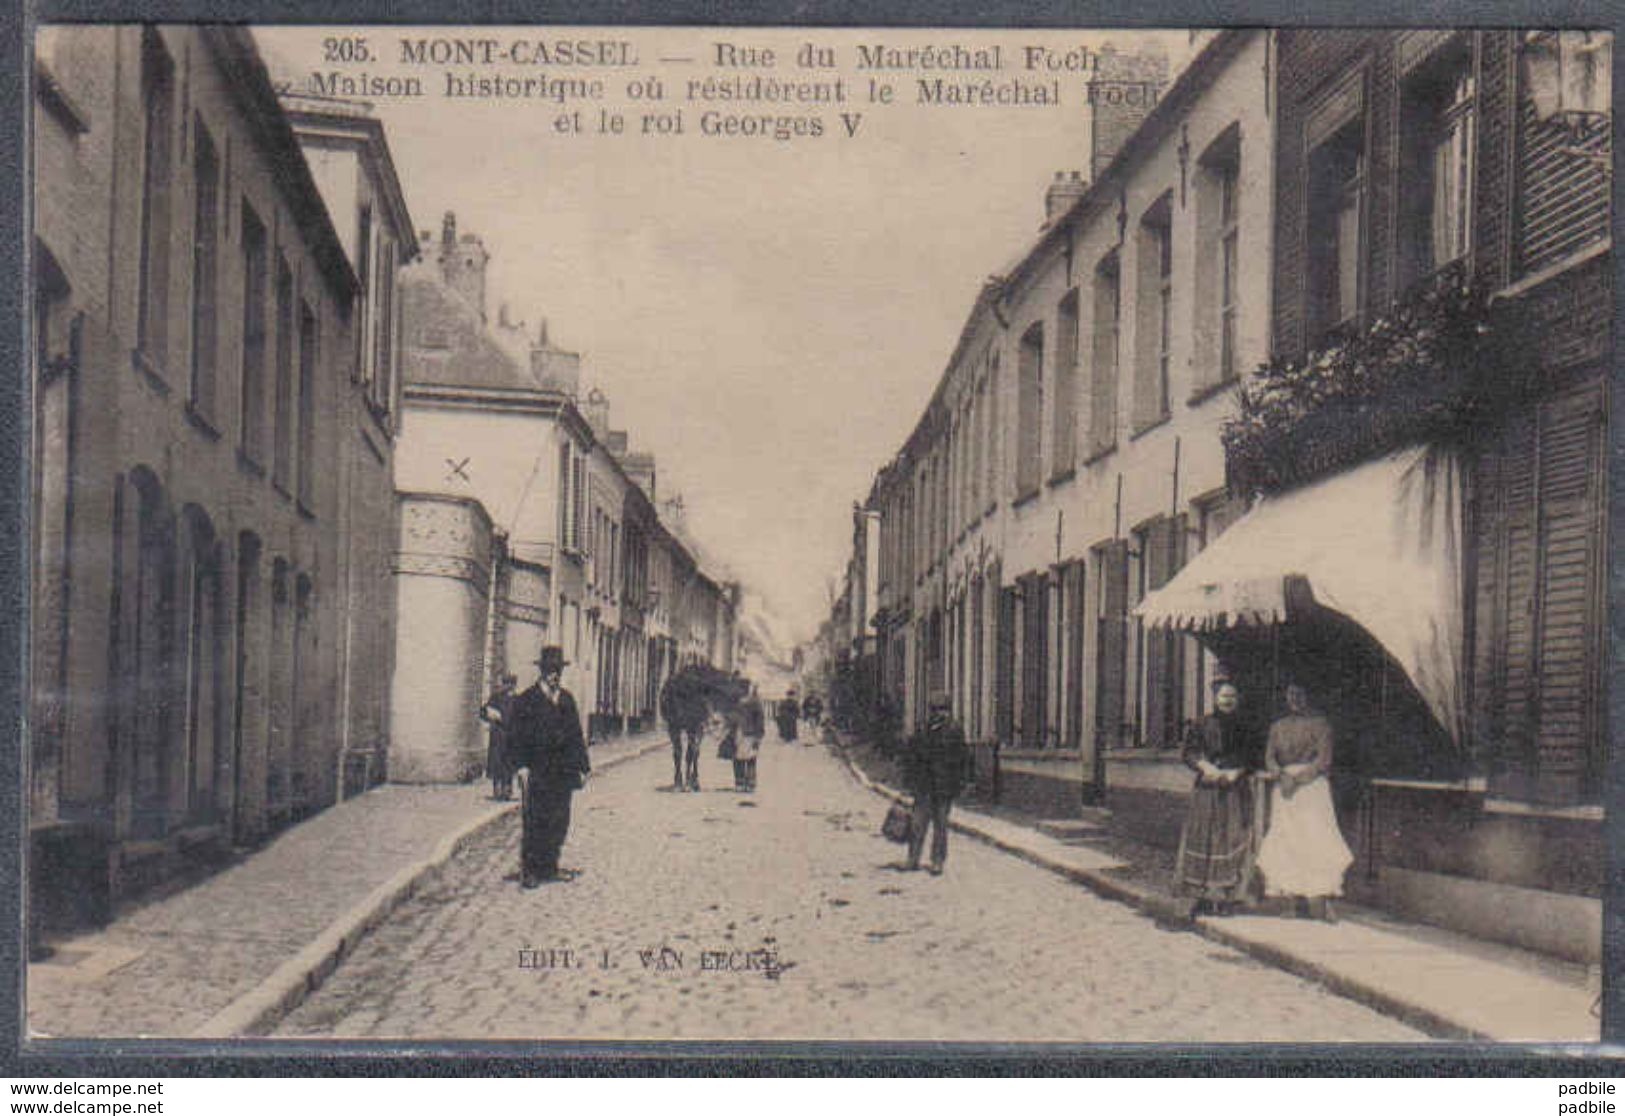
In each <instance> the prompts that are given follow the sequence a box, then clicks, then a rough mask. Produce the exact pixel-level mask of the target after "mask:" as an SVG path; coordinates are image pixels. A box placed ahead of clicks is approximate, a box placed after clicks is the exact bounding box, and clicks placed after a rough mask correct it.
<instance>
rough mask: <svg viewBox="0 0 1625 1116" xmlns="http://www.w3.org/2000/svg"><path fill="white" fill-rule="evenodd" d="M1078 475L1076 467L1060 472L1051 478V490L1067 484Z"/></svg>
mask: <svg viewBox="0 0 1625 1116" xmlns="http://www.w3.org/2000/svg"><path fill="white" fill-rule="evenodd" d="M1077 475H1078V467H1077V466H1076V465H1068V466H1067V467H1066V468H1065V469H1062V470H1061V471H1060V472H1058V473H1056V474H1054V475H1053V476H1051V477H1050V479H1049V482H1048V483H1049V486H1050V487H1051V488H1054V487H1055V486H1056V485H1061V484H1065V483H1066V482H1067V481H1069V480H1072V479H1073V478H1075V477H1076V476H1077Z"/></svg>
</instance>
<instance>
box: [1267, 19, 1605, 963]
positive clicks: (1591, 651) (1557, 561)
mask: <svg viewBox="0 0 1625 1116" xmlns="http://www.w3.org/2000/svg"><path fill="white" fill-rule="evenodd" d="M1279 43H1280V49H1279V76H1278V82H1277V90H1278V100H1279V135H1278V144H1279V148H1278V150H1279V155H1278V161H1277V166H1278V175H1277V179H1276V212H1277V226H1276V238H1275V256H1274V283H1275V300H1274V305H1275V312H1274V322H1273V343H1274V349H1275V356H1276V358H1277V360H1292V359H1294V358H1307V360H1306V363H1312V362H1313V360H1314V358H1315V357H1316V356H1317V355H1318V354H1325V353H1327V352H1328V351H1331V350H1333V349H1335V348H1337V347H1338V346H1339V345H1343V344H1347V343H1349V341H1350V339H1352V342H1353V343H1354V344H1362V343H1366V342H1369V340H1370V338H1371V337H1372V336H1373V334H1375V333H1378V332H1380V331H1381V330H1383V329H1385V328H1394V327H1395V326H1396V324H1397V328H1400V329H1404V328H1405V323H1406V321H1407V320H1409V319H1408V317H1407V315H1408V314H1409V313H1410V312H1411V311H1410V308H1411V307H1414V306H1417V305H1419V302H1418V300H1419V299H1425V298H1426V297H1427V292H1428V291H1429V290H1430V289H1433V290H1437V289H1439V287H1440V285H1441V284H1443V285H1446V286H1454V287H1457V288H1458V289H1459V288H1460V287H1463V286H1470V287H1476V288H1478V289H1480V290H1483V291H1486V292H1489V306H1488V309H1487V311H1486V312H1485V318H1484V323H1483V325H1482V326H1481V328H1482V329H1485V330H1496V331H1499V332H1502V333H1504V334H1505V335H1506V337H1507V338H1508V341H1509V345H1510V347H1511V348H1512V350H1513V356H1512V358H1511V360H1510V361H1509V362H1506V363H1492V362H1491V361H1486V362H1485V364H1484V365H1483V366H1482V367H1480V368H1460V367H1454V368H1452V367H1448V366H1447V367H1442V368H1427V367H1425V366H1424V367H1423V368H1422V369H1421V370H1420V371H1421V373H1422V375H1423V376H1424V377H1426V378H1427V379H1429V380H1431V381H1432V385H1431V386H1428V387H1426V388H1425V389H1424V388H1421V387H1416V386H1415V385H1410V384H1407V383H1405V382H1404V381H1399V382H1397V383H1396V384H1395V387H1394V390H1393V391H1392V392H1391V396H1392V398H1391V402H1390V404H1389V405H1390V406H1391V407H1392V408H1413V409H1416V408H1417V404H1418V401H1419V400H1421V401H1423V402H1425V403H1431V402H1432V401H1433V400H1434V399H1435V398H1436V393H1440V392H1448V393H1449V394H1448V395H1447V396H1445V397H1444V398H1442V400H1441V401H1442V402H1444V403H1446V404H1449V405H1452V406H1455V407H1458V408H1459V410H1457V411H1456V412H1455V413H1458V414H1465V415H1468V416H1470V422H1458V423H1456V424H1455V425H1453V426H1450V425H1446V426H1442V427H1433V428H1431V429H1425V430H1421V431H1419V430H1418V429H1417V428H1415V427H1413V426H1412V425H1410V424H1409V423H1408V422H1404V421H1401V422H1397V423H1396V422H1394V421H1392V417H1391V416H1387V415H1384V414H1383V413H1382V409H1381V408H1378V409H1377V410H1376V411H1375V412H1374V414H1375V417H1374V418H1373V419H1372V420H1371V421H1370V422H1369V423H1367V422H1364V421H1360V422H1351V423H1348V424H1347V425H1348V427H1349V433H1348V434H1347V435H1346V439H1347V441H1346V444H1345V445H1341V446H1337V447H1334V448H1333V449H1332V450H1331V451H1330V452H1329V453H1327V454H1326V456H1325V459H1324V460H1322V461H1319V462H1308V463H1306V464H1305V467H1304V469H1303V471H1302V472H1301V473H1300V474H1299V475H1298V476H1296V477H1294V478H1293V480H1295V481H1314V480H1315V479H1317V478H1318V477H1320V476H1326V475H1338V474H1340V473H1347V472H1349V471H1351V470H1353V469H1356V468H1359V467H1361V464H1362V462H1365V461H1369V460H1370V459H1372V458H1374V457H1375V456H1377V455H1378V454H1380V453H1383V452H1385V451H1388V450H1390V449H1392V448H1393V447H1394V445H1395V444H1397V443H1402V442H1403V441H1405V440H1407V439H1411V440H1415V439H1416V438H1417V437H1418V434H1419V433H1420V434H1421V435H1424V437H1422V438H1421V440H1423V441H1425V442H1426V443H1427V444H1428V445H1429V446H1430V447H1431V450H1432V451H1434V452H1441V453H1448V454H1450V455H1451V456H1452V457H1453V458H1454V459H1455V460H1456V461H1457V462H1459V469H1460V473H1461V481H1460V484H1461V487H1460V489H1459V492H1460V493H1461V496H1460V499H1461V501H1462V506H1461V509H1460V515H1459V517H1457V518H1456V519H1454V520H1453V522H1454V523H1456V524H1458V525H1459V530H1460V531H1461V547H1460V557H1459V563H1457V570H1458V581H1459V594H1460V595H1459V598H1458V599H1457V601H1456V602H1454V605H1453V607H1454V608H1455V609H1456V610H1457V611H1458V612H1459V620H1457V621H1456V623H1457V625H1458V626H1457V629H1456V632H1457V634H1456V636H1455V638H1456V640H1457V641H1458V643H1459V651H1458V652H1457V654H1456V659H1457V664H1456V671H1455V679H1454V685H1456V686H1458V687H1459V693H1460V697H1459V702H1458V704H1459V707H1460V717H1461V723H1460V725H1459V726H1458V727H1457V728H1456V729H1455V733H1456V736H1457V740H1456V741H1455V745H1456V747H1455V754H1454V755H1453V756H1451V757H1450V758H1448V759H1446V760H1443V761H1440V760H1439V758H1438V757H1439V752H1440V749H1441V745H1442V744H1448V742H1441V741H1440V740H1439V739H1438V737H1437V734H1436V733H1429V732H1424V731H1422V730H1421V729H1419V728H1418V727H1417V726H1415V725H1414V724H1413V725H1406V724H1404V723H1403V722H1400V721H1392V722H1391V723H1389V724H1388V726H1387V731H1386V732H1385V733H1384V734H1383V735H1384V736H1385V737H1386V747H1384V748H1377V749H1368V750H1366V751H1365V752H1364V754H1360V753H1358V752H1357V753H1356V754H1354V755H1352V756H1350V757H1349V762H1350V763H1351V764H1354V765H1358V766H1360V767H1361V768H1362V769H1361V770H1359V771H1358V772H1357V774H1358V775H1359V776H1360V777H1361V778H1362V779H1363V781H1364V783H1365V786H1366V793H1367V795H1368V799H1367V801H1365V802H1364V804H1363V809H1364V811H1365V818H1366V825H1367V827H1368V828H1367V832H1366V834H1365V837H1366V841H1367V846H1368V847H1367V848H1366V850H1365V854H1366V871H1365V873H1364V875H1365V883H1366V884H1367V885H1368V886H1369V888H1370V889H1371V890H1372V891H1374V892H1375V893H1376V894H1378V895H1379V896H1380V897H1381V898H1383V899H1384V900H1385V901H1387V902H1389V903H1391V904H1393V905H1395V906H1399V907H1402V908H1404V909H1409V910H1412V911H1414V912H1416V913H1418V914H1421V915H1423V916H1424V917H1430V918H1436V919H1439V920H1441V921H1446V922H1450V923H1453V924H1457V925H1462V926H1466V927H1468V928H1472V929H1478V930H1493V932H1495V933H1497V934H1499V935H1501V936H1505V937H1510V938H1514V939H1516V940H1521V941H1525V942H1527V943H1530V944H1536V945H1540V946H1542V947H1545V948H1551V949H1554V950H1557V951H1560V952H1564V953H1567V954H1569V955H1571V956H1576V957H1582V958H1587V959H1595V957H1596V954H1597V950H1598V948H1599V942H1600V917H1601V916H1600V906H1599V899H1600V895H1601V890H1602V886H1603V880H1604V868H1603V864H1604V860H1603V842H1602V832H1601V829H1602V776H1603V772H1604V770H1605V766H1606V761H1607V739H1608V737H1607V732H1606V728H1605V719H1604V690H1603V681H1602V679H1603V665H1604V663H1605V662H1606V661H1607V656H1606V651H1605V646H1606V645H1605V641H1604V630H1605V629H1604V592H1605V582H1606V576H1605V575H1606V571H1607V558H1606V542H1605V540H1606V538H1607V529H1606V527H1607V517H1606V504H1607V501H1606V499H1605V491H1606V480H1607V468H1606V446H1607V445H1608V423H1609V420H1608V390H1607V379H1608V376H1607V373H1608V369H1609V366H1610V362H1611V359H1612V346H1611V307H1612V305H1613V290H1612V276H1613V265H1612V257H1611V251H1610V241H1609V230H1610V226H1611V211H1610V208H1609V206H1610V174H1609V168H1610V163H1611V156H1612V152H1611V149H1610V135H1611V131H1612V118H1611V105H1610V96H1611V94H1610V90H1611V82H1610V72H1609V66H1610V55H1611V51H1612V36H1611V35H1606V34H1599V33H1596V32H1585V31H1562V32H1556V31H1522V30H1518V31H1514V30H1494V31H1462V32H1448V31H1425V30H1417V31H1403V32H1395V31H1386V32H1333V31H1309V30H1292V31H1282V32H1280V33H1279ZM1420 305H1425V303H1420ZM1445 321H1446V325H1448V324H1449V322H1448V319H1446V320H1445ZM1487 355H1489V356H1491V357H1493V356H1494V355H1495V354H1487ZM1440 384H1442V385H1445V386H1444V387H1439V386H1437V385H1440ZM1365 678H1366V682H1367V684H1368V685H1376V686H1379V687H1380V686H1385V685H1389V684H1391V682H1392V679H1391V672H1388V671H1384V670H1383V669H1382V668H1380V667H1373V668H1372V669H1371V670H1370V671H1369V672H1368V673H1367V674H1366V676H1365ZM1426 688H1427V686H1426V684H1425V683H1424V684H1423V689H1424V690H1425V689H1426ZM1389 692H1391V691H1389ZM1428 737H1432V739H1427V738H1428ZM1396 742H1397V743H1398V744H1399V745H1400V746H1399V747H1395V746H1394V745H1395V744H1396Z"/></svg>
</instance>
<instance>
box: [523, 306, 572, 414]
mask: <svg viewBox="0 0 1625 1116" xmlns="http://www.w3.org/2000/svg"><path fill="white" fill-rule="evenodd" d="M530 374H531V375H532V376H533V377H535V379H536V383H537V384H539V385H540V386H541V388H542V390H544V391H556V392H559V393H560V394H561V395H567V396H569V397H570V398H571V399H574V398H575V397H576V396H577V395H579V394H580V392H581V354H579V353H567V352H565V351H564V350H563V349H555V348H554V347H553V346H552V345H550V344H548V342H547V321H546V319H543V321H542V328H541V331H540V335H539V338H538V340H537V341H535V342H534V343H532V345H531V347H530Z"/></svg>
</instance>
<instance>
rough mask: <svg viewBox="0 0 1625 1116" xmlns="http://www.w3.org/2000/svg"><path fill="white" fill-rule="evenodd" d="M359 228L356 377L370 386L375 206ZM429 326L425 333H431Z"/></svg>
mask: <svg viewBox="0 0 1625 1116" xmlns="http://www.w3.org/2000/svg"><path fill="white" fill-rule="evenodd" d="M358 225H359V228H358V230H357V233H356V252H355V277H356V287H357V294H356V300H355V303H356V304H355V323H356V329H355V375H356V378H357V379H359V380H360V381H361V382H362V383H370V382H371V380H372V376H373V370H372V353H371V352H370V351H369V348H368V345H367V324H368V322H369V321H370V320H371V318H372V315H371V314H369V313H368V311H369V309H370V308H371V306H372V206H370V205H363V206H362V207H361V214H360V218H359V221H358ZM427 328H428V327H427V326H425V330H427ZM425 347H426V348H445V347H446V346H445V344H444V342H442V343H441V344H438V345H430V344H429V343H428V342H427V341H425Z"/></svg>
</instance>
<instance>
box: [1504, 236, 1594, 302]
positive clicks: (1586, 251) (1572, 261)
mask: <svg viewBox="0 0 1625 1116" xmlns="http://www.w3.org/2000/svg"><path fill="white" fill-rule="evenodd" d="M1613 248H1614V240H1613V238H1612V237H1607V236H1605V237H1603V238H1602V239H1601V240H1599V241H1596V242H1594V243H1592V244H1588V245H1587V246H1586V247H1584V248H1582V249H1580V250H1579V251H1578V252H1573V253H1570V254H1569V255H1567V256H1565V257H1564V258H1563V259H1561V260H1558V261H1557V262H1556V263H1553V264H1547V265H1546V266H1545V267H1543V268H1541V269H1540V270H1539V271H1532V272H1530V273H1529V274H1528V275H1525V276H1524V277H1523V278H1522V279H1519V280H1518V281H1517V282H1516V283H1513V284H1511V285H1510V286H1506V287H1502V288H1501V289H1500V290H1498V291H1496V292H1495V294H1494V295H1493V296H1491V301H1492V302H1499V301H1500V300H1501V299H1504V298H1517V297H1518V296H1520V295H1524V294H1528V293H1529V292H1530V291H1531V290H1533V289H1534V288H1536V287H1538V286H1541V285H1542V284H1544V283H1550V282H1551V281H1552V280H1553V279H1556V278H1557V277H1558V276H1560V275H1562V274H1563V273H1564V272H1567V271H1573V270H1574V269H1575V268H1577V267H1581V266H1582V265H1584V264H1587V263H1590V262H1591V261H1592V260H1594V259H1596V258H1597V257H1598V256H1605V255H1607V254H1608V253H1609V252H1611V251H1613Z"/></svg>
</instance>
